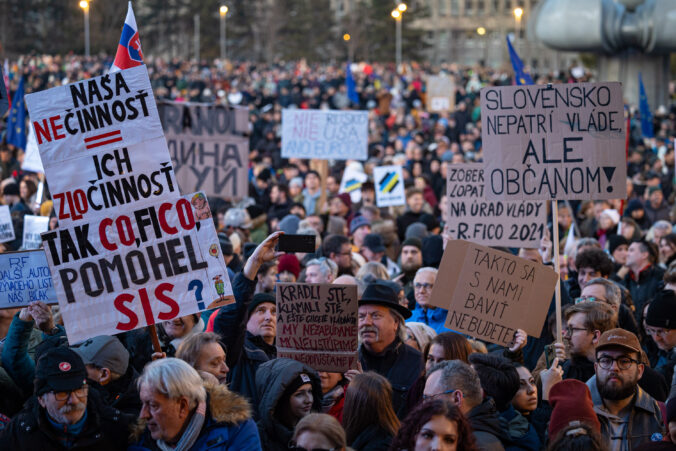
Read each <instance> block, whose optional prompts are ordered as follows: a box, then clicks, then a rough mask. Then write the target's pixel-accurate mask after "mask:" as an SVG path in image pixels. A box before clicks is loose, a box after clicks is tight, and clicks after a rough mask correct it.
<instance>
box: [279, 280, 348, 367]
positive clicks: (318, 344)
mask: <svg viewBox="0 0 676 451" xmlns="http://www.w3.org/2000/svg"><path fill="white" fill-rule="evenodd" d="M358 299H359V296H358V295H357V286H356V285H333V284H315V283H280V282H278V283H277V357H287V358H291V359H294V360H298V361H299V362H303V363H305V364H307V365H308V366H311V367H312V368H314V369H315V370H317V371H331V372H338V373H344V372H345V371H347V370H349V369H351V368H356V365H357V362H358V359H359V357H358V354H357V347H358V340H357V310H358V306H357V304H358Z"/></svg>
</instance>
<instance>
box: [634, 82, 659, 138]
mask: <svg viewBox="0 0 676 451" xmlns="http://www.w3.org/2000/svg"><path fill="white" fill-rule="evenodd" d="M638 108H639V111H640V112H641V131H642V132H643V137H644V138H654V137H655V134H654V132H653V115H652V113H651V112H650V105H648V96H647V95H646V94H645V87H644V86H643V77H642V76H641V73H640V72H639V74H638Z"/></svg>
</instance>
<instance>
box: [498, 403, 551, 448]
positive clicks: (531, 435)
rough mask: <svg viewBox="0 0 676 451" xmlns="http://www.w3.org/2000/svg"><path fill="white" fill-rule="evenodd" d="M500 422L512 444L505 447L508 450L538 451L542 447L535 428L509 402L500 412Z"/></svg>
mask: <svg viewBox="0 0 676 451" xmlns="http://www.w3.org/2000/svg"><path fill="white" fill-rule="evenodd" d="M500 422H501V424H502V429H503V430H506V431H507V434H508V435H509V438H510V440H511V442H512V445H510V446H508V447H507V449H508V450H510V449H523V450H527V451H538V450H539V449H540V448H541V447H542V444H541V443H540V438H539V437H538V434H537V432H536V430H535V428H534V427H533V426H532V425H531V424H530V422H529V421H528V419H526V417H524V416H523V415H521V414H520V413H519V412H517V411H516V409H515V408H514V406H512V405H511V404H510V405H509V407H508V408H507V410H505V411H503V412H500Z"/></svg>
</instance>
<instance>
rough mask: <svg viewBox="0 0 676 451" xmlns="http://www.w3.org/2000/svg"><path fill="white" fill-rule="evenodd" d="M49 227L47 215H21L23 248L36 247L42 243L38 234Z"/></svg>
mask: <svg viewBox="0 0 676 451" xmlns="http://www.w3.org/2000/svg"><path fill="white" fill-rule="evenodd" d="M48 228H49V218H48V217H47V216H33V215H26V216H24V217H23V246H22V247H23V249H38V248H40V246H41V245H42V239H41V238H40V234H41V233H42V232H46V231H47V229H48Z"/></svg>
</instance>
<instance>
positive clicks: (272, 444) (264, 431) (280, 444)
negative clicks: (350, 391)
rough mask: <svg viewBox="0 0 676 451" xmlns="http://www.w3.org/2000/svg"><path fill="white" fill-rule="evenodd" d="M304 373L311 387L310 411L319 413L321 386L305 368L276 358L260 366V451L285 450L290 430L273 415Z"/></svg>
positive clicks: (290, 435)
mask: <svg viewBox="0 0 676 451" xmlns="http://www.w3.org/2000/svg"><path fill="white" fill-rule="evenodd" d="M301 373H305V374H307V375H308V376H309V377H310V383H311V384H312V396H313V400H312V411H313V412H321V401H322V384H321V381H320V379H319V375H317V373H316V372H315V370H313V369H312V368H310V367H309V366H307V365H304V364H302V363H300V362H297V361H295V360H291V359H285V358H278V359H274V360H270V361H268V362H265V363H263V364H262V365H261V366H259V367H258V371H257V372H256V389H257V390H258V398H259V399H260V403H259V405H258V413H259V415H260V420H258V431H259V433H260V436H261V443H262V445H263V449H265V450H266V451H267V450H270V451H275V450H286V449H288V445H289V441H290V440H291V437H292V436H293V428H289V427H288V426H286V425H284V424H282V422H281V421H280V420H279V418H278V417H277V415H275V414H276V412H277V408H278V404H279V401H280V400H281V398H282V395H284V392H285V391H286V389H287V387H289V385H290V384H291V383H292V382H294V380H295V379H296V378H297V377H298V375H299V374H301Z"/></svg>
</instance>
